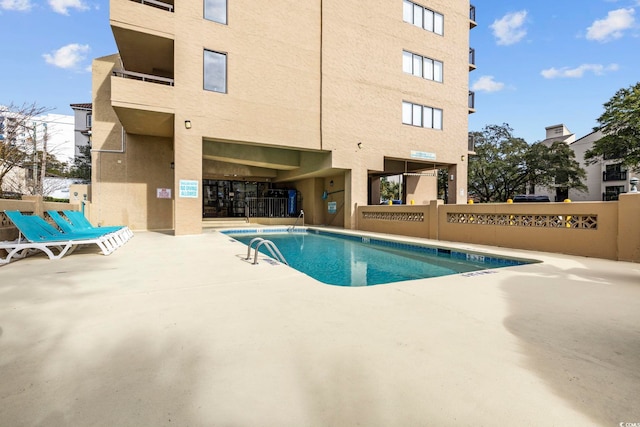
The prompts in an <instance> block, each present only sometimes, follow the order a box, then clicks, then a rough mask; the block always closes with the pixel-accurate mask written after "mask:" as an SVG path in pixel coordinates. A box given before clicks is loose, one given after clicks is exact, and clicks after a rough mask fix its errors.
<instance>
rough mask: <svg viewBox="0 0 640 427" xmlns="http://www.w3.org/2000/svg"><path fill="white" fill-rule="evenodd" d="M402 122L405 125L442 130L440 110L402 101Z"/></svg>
mask: <svg viewBox="0 0 640 427" xmlns="http://www.w3.org/2000/svg"><path fill="white" fill-rule="evenodd" d="M402 123H403V124H405V125H412V126H419V127H424V128H429V129H438V130H442V110H441V109H439V108H433V107H427V106H425V105H419V104H413V103H411V102H407V101H403V102H402Z"/></svg>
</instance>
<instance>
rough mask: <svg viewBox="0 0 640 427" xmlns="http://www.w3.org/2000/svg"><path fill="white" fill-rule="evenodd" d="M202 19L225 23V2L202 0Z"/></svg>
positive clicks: (223, 0)
mask: <svg viewBox="0 0 640 427" xmlns="http://www.w3.org/2000/svg"><path fill="white" fill-rule="evenodd" d="M204 19H208V20H209V21H214V22H218V23H220V24H226V23H227V0H204Z"/></svg>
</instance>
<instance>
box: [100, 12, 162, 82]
mask: <svg viewBox="0 0 640 427" xmlns="http://www.w3.org/2000/svg"><path fill="white" fill-rule="evenodd" d="M150 1H151V0H137V1H136V0H111V1H110V2H109V3H110V7H111V9H110V23H111V30H112V32H113V37H114V40H115V42H116V45H117V47H118V53H119V54H120V60H121V61H122V68H124V69H126V70H128V71H133V72H136V73H142V74H150V75H154V76H161V77H165V78H173V77H174V76H173V73H174V38H175V35H174V27H175V14H174V13H170V12H169V9H164V7H165V6H166V7H169V6H171V8H170V10H173V4H172V0H169V1H167V0H165V1H164V2H162V3H163V4H164V5H165V6H163V8H160V7H157V6H158V5H157V4H156V3H158V0H153V2H155V3H153V7H152V5H151V3H149V2H150Z"/></svg>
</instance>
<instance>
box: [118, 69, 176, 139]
mask: <svg viewBox="0 0 640 427" xmlns="http://www.w3.org/2000/svg"><path fill="white" fill-rule="evenodd" d="M174 95H175V94H174V88H173V79H169V78H166V77H162V76H154V75H147V74H143V73H137V72H131V71H128V70H115V71H113V75H112V76H111V106H112V107H113V110H114V111H115V112H116V115H117V116H118V119H119V120H120V123H122V126H123V127H124V129H125V131H126V132H127V133H130V134H136V135H150V136H160V137H171V136H172V135H173V122H174V117H173V116H174V103H175V101H174V98H175V96H174Z"/></svg>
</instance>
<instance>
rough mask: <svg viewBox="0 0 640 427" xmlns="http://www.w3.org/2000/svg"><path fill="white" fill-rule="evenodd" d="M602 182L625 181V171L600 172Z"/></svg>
mask: <svg viewBox="0 0 640 427" xmlns="http://www.w3.org/2000/svg"><path fill="white" fill-rule="evenodd" d="M602 180H603V181H626V180H627V171H606V172H602Z"/></svg>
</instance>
